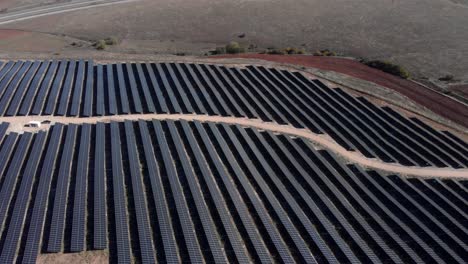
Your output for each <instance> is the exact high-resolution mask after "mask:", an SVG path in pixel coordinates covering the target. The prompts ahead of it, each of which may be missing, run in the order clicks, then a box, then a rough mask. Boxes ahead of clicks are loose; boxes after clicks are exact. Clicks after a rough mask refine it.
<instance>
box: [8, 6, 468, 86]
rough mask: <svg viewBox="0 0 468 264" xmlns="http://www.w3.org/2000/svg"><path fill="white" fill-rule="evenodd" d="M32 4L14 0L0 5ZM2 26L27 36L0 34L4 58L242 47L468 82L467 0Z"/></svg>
mask: <svg viewBox="0 0 468 264" xmlns="http://www.w3.org/2000/svg"><path fill="white" fill-rule="evenodd" d="M30 2H31V1H23V0H22V1H15V0H8V1H2V4H1V6H0V7H4V8H7V7H8V8H15V7H16V8H18V7H21V6H24V5H28V4H30ZM44 2H49V1H48V0H44ZM36 3H40V2H36ZM1 28H2V29H13V30H20V31H22V33H21V34H16V33H17V32H16V31H4V30H2V31H1V32H0V50H1V51H2V53H4V54H5V53H7V54H11V53H17V52H19V53H21V52H28V53H30V52H35V53H48V54H60V55H61V56H67V55H68V54H74V53H77V52H79V53H81V54H86V53H83V52H85V51H86V50H90V49H93V47H91V45H90V44H91V41H94V40H97V39H102V38H106V37H110V36H113V37H116V38H117V39H118V40H119V44H118V45H116V46H112V47H110V48H109V50H111V51H113V52H123V53H152V54H154V53H162V54H166V53H170V54H175V53H185V54H193V55H203V54H205V53H206V52H208V51H209V50H212V49H214V48H215V47H216V46H220V45H224V44H226V43H227V42H229V41H232V40H236V41H239V42H241V43H242V44H244V45H246V46H249V45H252V47H253V51H255V50H257V51H260V50H264V49H265V48H268V47H277V48H282V47H287V46H294V47H304V48H305V49H306V50H308V51H310V52H313V51H315V50H318V49H330V50H333V51H336V52H338V53H339V54H343V55H346V56H352V57H366V58H371V59H375V58H378V59H388V60H391V61H393V62H396V63H398V64H401V65H403V66H405V67H406V68H408V69H409V70H410V72H411V73H412V74H413V75H414V76H415V77H417V78H423V77H428V78H432V79H437V78H439V77H441V76H444V75H447V74H451V75H454V77H455V79H457V80H459V81H465V82H467V81H468V73H467V71H466V68H467V67H468V59H467V58H468V45H466V43H468V6H467V1H461V0H457V1H449V0H431V1H429V2H428V1H423V0H411V1H400V0H393V1H384V0H377V1H375V0H372V1H371V0H364V1H357V2H356V1H344V0H333V1H323V0H292V1H284V0H248V1H247V0H234V1H226V0H216V1H213V0H196V1H182V0H171V1H169V0H158V1H154V0H138V1H135V2H131V3H124V4H119V5H115V6H107V7H99V8H91V9H85V10H80V11H76V12H70V13H63V14H57V15H50V16H45V17H39V18H35V19H31V20H26V21H20V22H15V23H11V24H5V25H2V26H1ZM239 36H242V38H239ZM31 40H34V41H31ZM72 44H73V46H72Z"/></svg>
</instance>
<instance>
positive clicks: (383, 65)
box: [363, 60, 410, 79]
mask: <svg viewBox="0 0 468 264" xmlns="http://www.w3.org/2000/svg"><path fill="white" fill-rule="evenodd" d="M363 63H364V64H366V65H367V66H369V67H372V68H375V69H379V70H381V71H384V72H386V73H390V74H393V75H395V76H399V77H401V78H403V79H408V78H409V77H410V74H409V72H408V71H407V70H405V69H404V68H403V67H401V66H400V65H396V64H393V63H391V62H388V61H380V60H373V61H363Z"/></svg>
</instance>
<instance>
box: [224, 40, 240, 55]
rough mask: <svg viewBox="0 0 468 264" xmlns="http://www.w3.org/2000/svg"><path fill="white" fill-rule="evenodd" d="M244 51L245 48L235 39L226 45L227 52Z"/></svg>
mask: <svg viewBox="0 0 468 264" xmlns="http://www.w3.org/2000/svg"><path fill="white" fill-rule="evenodd" d="M243 52H245V49H244V48H243V47H241V45H240V44H239V43H237V42H234V41H233V42H231V43H229V44H227V45H226V53H228V54H237V53H243Z"/></svg>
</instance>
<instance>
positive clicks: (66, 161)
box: [47, 124, 78, 252]
mask: <svg viewBox="0 0 468 264" xmlns="http://www.w3.org/2000/svg"><path fill="white" fill-rule="evenodd" d="M77 130H78V126H77V125H75V124H70V125H68V126H67V135H66V137H65V143H64V145H63V151H62V156H61V159H60V168H59V171H58V176H57V185H56V186H55V196H54V201H53V209H52V220H51V225H50V232H49V234H48V235H49V239H48V244H47V252H60V251H61V250H62V246H63V245H62V244H63V236H64V235H63V234H64V231H65V214H66V208H67V199H68V190H69V184H70V177H71V167H72V163H73V160H72V158H73V154H74V152H75V151H74V147H75V142H76V134H77Z"/></svg>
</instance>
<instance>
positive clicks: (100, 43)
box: [96, 40, 107, 50]
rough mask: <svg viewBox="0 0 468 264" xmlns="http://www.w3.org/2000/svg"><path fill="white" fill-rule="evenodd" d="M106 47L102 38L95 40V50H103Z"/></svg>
mask: <svg viewBox="0 0 468 264" xmlns="http://www.w3.org/2000/svg"><path fill="white" fill-rule="evenodd" d="M106 47H107V45H106V42H105V41H104V40H99V41H98V42H96V49H97V50H105V49H106Z"/></svg>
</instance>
